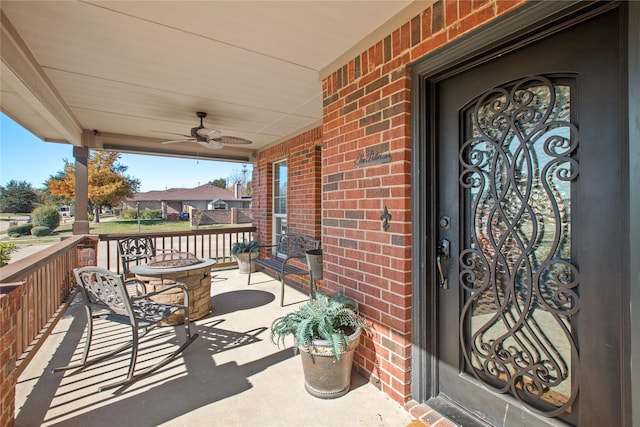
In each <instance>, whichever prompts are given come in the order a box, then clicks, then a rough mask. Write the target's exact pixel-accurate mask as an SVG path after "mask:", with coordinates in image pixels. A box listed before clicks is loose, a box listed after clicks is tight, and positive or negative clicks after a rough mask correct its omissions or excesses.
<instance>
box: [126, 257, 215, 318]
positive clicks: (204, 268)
mask: <svg viewBox="0 0 640 427" xmlns="http://www.w3.org/2000/svg"><path fill="white" fill-rule="evenodd" d="M158 258H160V257H158ZM215 263H216V261H215V260H212V259H198V258H194V257H191V258H186V259H185V258H178V259H162V258H160V259H154V260H151V262H149V263H148V264H140V265H136V266H133V267H131V272H132V273H133V274H135V275H136V278H137V279H139V280H142V281H144V282H148V283H149V286H152V288H153V290H156V289H158V288H161V287H162V286H166V285H167V281H169V282H170V283H173V282H179V283H184V284H185V285H186V287H187V294H188V295H189V317H190V319H191V320H198V319H201V318H203V317H205V316H206V315H208V314H209V313H210V312H211V267H213V265H214V264H215ZM151 299H152V300H154V301H157V302H162V303H165V304H178V305H182V304H184V294H183V291H182V290H181V289H173V290H172V291H168V292H164V293H162V294H160V295H154V296H153V297H151ZM183 321H184V314H183V313H182V311H178V312H176V313H174V314H172V315H171V316H170V317H168V318H167V320H166V321H164V322H162V323H160V325H161V326H171V325H177V324H180V323H182V322H183Z"/></svg>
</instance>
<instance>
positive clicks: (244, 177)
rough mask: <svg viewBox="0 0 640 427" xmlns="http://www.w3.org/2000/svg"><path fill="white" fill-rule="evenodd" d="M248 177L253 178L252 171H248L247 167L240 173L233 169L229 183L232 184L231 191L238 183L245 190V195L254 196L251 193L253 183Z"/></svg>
mask: <svg viewBox="0 0 640 427" xmlns="http://www.w3.org/2000/svg"><path fill="white" fill-rule="evenodd" d="M248 177H251V171H250V170H249V169H248V166H247V165H242V170H240V171H239V170H237V169H233V170H232V171H231V175H230V176H229V179H228V180H227V181H228V182H229V183H231V184H230V187H231V189H233V185H234V184H235V183H236V182H239V183H240V184H242V188H244V193H245V194H246V195H249V196H250V195H251V194H253V191H251V181H250V180H248Z"/></svg>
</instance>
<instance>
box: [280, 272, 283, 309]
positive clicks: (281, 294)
mask: <svg viewBox="0 0 640 427" xmlns="http://www.w3.org/2000/svg"><path fill="white" fill-rule="evenodd" d="M280 283H281V290H280V307H284V275H283V276H282V279H281V280H280Z"/></svg>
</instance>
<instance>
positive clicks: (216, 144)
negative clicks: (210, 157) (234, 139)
mask: <svg viewBox="0 0 640 427" xmlns="http://www.w3.org/2000/svg"><path fill="white" fill-rule="evenodd" d="M207 145H208V147H209V148H211V149H213V150H220V149H222V148H224V144H223V143H222V142H220V141H216V140H211V141H209V142H208V143H207Z"/></svg>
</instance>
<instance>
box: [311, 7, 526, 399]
mask: <svg viewBox="0 0 640 427" xmlns="http://www.w3.org/2000/svg"><path fill="white" fill-rule="evenodd" d="M519 3H522V1H498V0H493V1H479V0H473V1H471V0H448V1H442V0H440V1H437V2H435V3H434V4H432V5H431V6H430V7H428V8H427V9H425V10H424V11H423V12H422V13H420V14H419V15H418V16H415V17H414V18H413V19H411V20H410V21H408V22H406V23H405V24H404V25H402V26H401V27H400V28H397V29H396V30H394V31H393V32H392V33H391V34H389V35H388V36H386V37H384V38H383V39H382V40H379V41H378V42H377V43H375V44H374V45H373V46H371V47H369V48H368V49H367V50H365V51H364V52H362V53H360V54H359V55H357V56H355V57H354V58H353V59H352V60H350V61H349V62H348V63H346V64H344V65H343V66H341V67H340V68H338V69H337V70H335V72H333V73H332V74H330V75H329V76H327V77H326V78H325V79H324V80H323V99H324V104H323V106H324V107H323V126H322V132H323V139H324V144H323V153H322V197H323V203H322V219H323V228H322V245H323V249H324V256H323V262H324V285H325V286H326V287H329V288H332V289H345V290H346V292H347V294H349V295H351V296H354V297H355V298H357V299H358V300H359V301H360V302H361V304H362V306H361V308H362V311H363V313H365V315H366V316H367V318H368V320H369V322H371V323H372V324H373V327H374V333H373V334H372V336H371V337H369V338H367V339H365V340H364V343H365V345H361V346H360V347H359V351H358V354H357V355H356V358H355V361H356V363H357V365H358V367H359V369H360V371H361V372H363V373H365V374H366V375H369V377H370V379H371V380H372V382H373V383H375V384H377V385H378V386H379V387H380V388H381V389H382V390H384V391H385V393H387V394H388V395H389V396H390V397H392V398H393V399H395V400H396V401H398V402H400V403H406V402H408V401H409V400H410V399H411V359H410V356H411V303H412V283H411V243H412V242H411V232H412V224H411V202H412V201H411V150H412V139H411V96H412V94H411V71H410V70H409V69H408V67H407V64H409V63H410V62H412V61H415V60H417V59H419V58H421V57H423V56H424V55H426V54H428V53H430V52H432V51H433V50H435V49H437V48H441V47H443V46H445V45H446V44H447V43H448V42H449V41H451V40H453V39H455V38H456V37H458V36H460V35H461V34H464V33H465V32H467V31H469V30H471V29H473V28H475V27H477V26H479V25H481V24H483V23H486V22H487V21H490V20H491V19H493V18H495V17H496V16H498V15H500V14H502V13H504V12H505V11H507V10H509V9H511V8H513V7H514V6H516V5H517V4H519ZM369 152H373V153H377V154H378V155H385V156H386V155H390V156H391V159H390V161H389V162H388V163H372V164H369V165H366V166H359V167H358V166H356V165H355V163H356V162H357V161H358V159H359V158H360V157H361V156H366V155H367V153H369ZM385 207H386V208H387V209H388V211H389V213H390V214H391V220H390V222H389V228H388V230H386V231H385V230H384V229H383V227H382V221H381V215H382V214H383V212H384V208H385Z"/></svg>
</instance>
